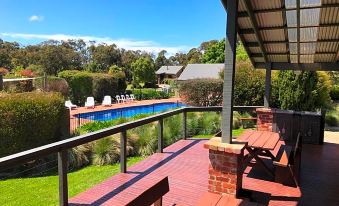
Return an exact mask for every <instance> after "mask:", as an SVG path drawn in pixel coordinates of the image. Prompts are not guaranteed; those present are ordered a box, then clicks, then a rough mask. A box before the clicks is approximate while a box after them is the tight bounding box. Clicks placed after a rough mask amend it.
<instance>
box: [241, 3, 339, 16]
mask: <svg viewBox="0 0 339 206" xmlns="http://www.w3.org/2000/svg"><path fill="white" fill-rule="evenodd" d="M338 7H339V5H338V4H323V5H320V6H310V7H302V8H300V10H303V9H321V8H338ZM291 10H296V8H276V9H262V10H255V11H253V13H254V14H262V13H271V12H284V11H291ZM238 17H249V15H248V14H247V13H246V12H239V14H238Z"/></svg>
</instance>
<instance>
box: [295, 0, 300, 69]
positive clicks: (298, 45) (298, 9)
mask: <svg viewBox="0 0 339 206" xmlns="http://www.w3.org/2000/svg"><path fill="white" fill-rule="evenodd" d="M296 3H297V51H298V63H300V0H297V1H296Z"/></svg>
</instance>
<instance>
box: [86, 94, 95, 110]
mask: <svg viewBox="0 0 339 206" xmlns="http://www.w3.org/2000/svg"><path fill="white" fill-rule="evenodd" d="M94 106H95V102H94V97H87V99H86V102H85V107H87V108H94Z"/></svg>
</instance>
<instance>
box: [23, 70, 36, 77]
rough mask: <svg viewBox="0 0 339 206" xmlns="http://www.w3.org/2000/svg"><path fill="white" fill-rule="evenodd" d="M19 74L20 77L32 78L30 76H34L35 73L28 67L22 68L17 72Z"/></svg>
mask: <svg viewBox="0 0 339 206" xmlns="http://www.w3.org/2000/svg"><path fill="white" fill-rule="evenodd" d="M19 74H20V76H22V77H28V78H32V77H35V74H34V73H33V71H32V70H30V69H24V70H21V71H20V72H19Z"/></svg>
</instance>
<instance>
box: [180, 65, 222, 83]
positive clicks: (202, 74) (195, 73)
mask: <svg viewBox="0 0 339 206" xmlns="http://www.w3.org/2000/svg"><path fill="white" fill-rule="evenodd" d="M224 66H225V65H224V64H188V65H187V66H186V68H185V69H184V71H183V72H182V73H181V75H180V76H179V78H178V80H188V79H201V78H213V79H217V78H219V73H220V71H221V70H222V69H223V68H224Z"/></svg>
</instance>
